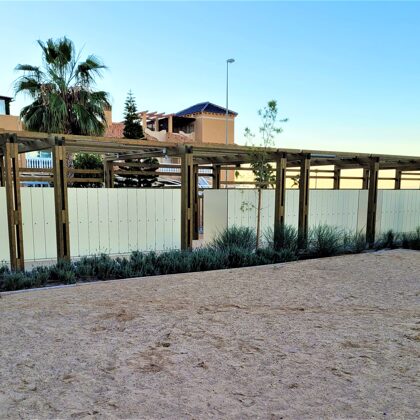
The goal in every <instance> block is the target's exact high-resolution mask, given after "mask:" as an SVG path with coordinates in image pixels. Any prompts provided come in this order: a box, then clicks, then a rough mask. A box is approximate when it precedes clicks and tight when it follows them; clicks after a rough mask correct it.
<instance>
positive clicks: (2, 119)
mask: <svg viewBox="0 0 420 420" xmlns="http://www.w3.org/2000/svg"><path fill="white" fill-rule="evenodd" d="M0 129H2V130H10V131H21V130H22V122H21V121H20V118H19V117H18V116H16V115H0Z"/></svg>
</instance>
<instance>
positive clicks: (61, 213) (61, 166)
mask: <svg viewBox="0 0 420 420" xmlns="http://www.w3.org/2000/svg"><path fill="white" fill-rule="evenodd" d="M53 168H54V202H55V226H56V241H57V260H58V261H60V260H67V261H70V232H69V209H68V194H67V165H66V148H65V146H64V144H63V142H62V140H58V139H57V140H56V145H55V146H54V147H53Z"/></svg>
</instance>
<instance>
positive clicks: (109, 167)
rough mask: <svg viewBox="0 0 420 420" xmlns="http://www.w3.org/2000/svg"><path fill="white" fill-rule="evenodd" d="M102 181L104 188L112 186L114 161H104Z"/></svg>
mask: <svg viewBox="0 0 420 420" xmlns="http://www.w3.org/2000/svg"><path fill="white" fill-rule="evenodd" d="M104 182H105V188H114V162H112V161H109V160H107V161H105V162H104Z"/></svg>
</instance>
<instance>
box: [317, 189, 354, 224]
mask: <svg viewBox="0 0 420 420" xmlns="http://www.w3.org/2000/svg"><path fill="white" fill-rule="evenodd" d="M358 205H359V191H358V190H310V192H309V226H316V225H325V224H326V225H330V226H336V227H339V228H342V229H345V230H351V231H353V232H355V231H356V230H357V217H358Z"/></svg>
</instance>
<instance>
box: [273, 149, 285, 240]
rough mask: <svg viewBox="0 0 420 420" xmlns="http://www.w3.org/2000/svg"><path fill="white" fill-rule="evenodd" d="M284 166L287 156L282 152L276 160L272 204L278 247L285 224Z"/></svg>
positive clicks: (275, 238)
mask: <svg viewBox="0 0 420 420" xmlns="http://www.w3.org/2000/svg"><path fill="white" fill-rule="evenodd" d="M286 168H287V158H286V154H285V153H283V154H281V155H280V156H279V158H278V159H277V161H276V192H275V204H274V242H275V246H276V247H278V248H280V247H281V246H282V245H283V240H284V238H283V236H282V235H281V236H280V234H281V228H283V227H284V225H285V205H286Z"/></svg>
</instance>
